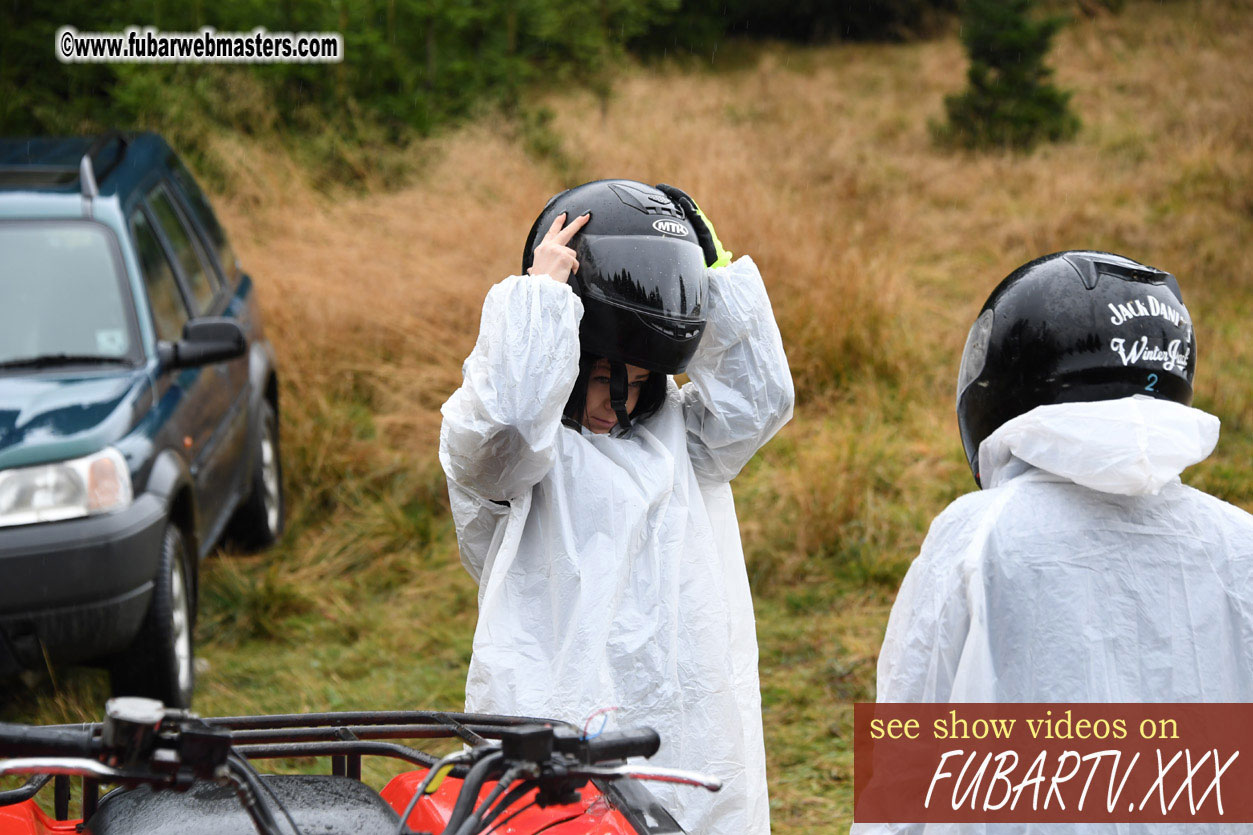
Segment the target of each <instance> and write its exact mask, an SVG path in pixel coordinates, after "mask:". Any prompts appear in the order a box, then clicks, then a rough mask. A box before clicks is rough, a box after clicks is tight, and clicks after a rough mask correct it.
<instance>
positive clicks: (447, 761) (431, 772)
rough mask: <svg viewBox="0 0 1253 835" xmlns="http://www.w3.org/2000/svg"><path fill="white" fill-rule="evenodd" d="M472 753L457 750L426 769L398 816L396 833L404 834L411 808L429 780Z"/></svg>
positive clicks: (416, 803)
mask: <svg viewBox="0 0 1253 835" xmlns="http://www.w3.org/2000/svg"><path fill="white" fill-rule="evenodd" d="M472 753H473V752H471V751H457V752H456V753H453V754H449V755H448V756H446V757H444V758H443V759H441V760H440V761H439V762H437V763H435V765H433V766H431V767H430V768H429V769H427V772H426V776H425V777H423V778H422V782H421V783H419V784H418V787H417V789H415V790H414V792H413V797H411V798H409V803H408V804H407V805H406V806H405V811H404V812H403V813H402V814H401V816H400V825H399V826H397V827H396V835H405V833H406V832H407V831H408V827H409V824H408V820H409V816H410V815H412V814H413V810H414V808H415V807H417V805H418V801H419V800H421V799H422V795H424V794H426V787H427V786H429V785H430V784H431V781H432V780H434V779H435V777H436V776H437V775H438V774H439V773H440V772H441V771H443V770H444V769H446V768H448V767H449V766H451V765H456V764H457V763H463V762H466V761H468V760H469V759H470V757H471V756H472Z"/></svg>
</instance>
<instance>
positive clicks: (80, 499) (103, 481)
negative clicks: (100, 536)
mask: <svg viewBox="0 0 1253 835" xmlns="http://www.w3.org/2000/svg"><path fill="white" fill-rule="evenodd" d="M131 498H132V493H131V476H130V470H128V469H127V467H126V460H125V459H124V458H123V457H122V454H121V453H120V452H118V451H117V450H116V449H113V448H112V447H109V448H107V449H103V450H101V451H100V452H97V453H96V454H95V455H88V456H87V457H85V458H76V459H74V460H73V461H60V462H58V463H56V464H41V465H39V466H37V467H20V468H17V469H12V470H0V527H3V526H7V525H29V524H31V523H33V522H55V521H56V520H58V519H76V518H78V517H81V516H94V515H95V514H97V513H105V512H107V511H110V510H120V509H121V508H124V507H126V506H128V505H129V504H130V503H131Z"/></svg>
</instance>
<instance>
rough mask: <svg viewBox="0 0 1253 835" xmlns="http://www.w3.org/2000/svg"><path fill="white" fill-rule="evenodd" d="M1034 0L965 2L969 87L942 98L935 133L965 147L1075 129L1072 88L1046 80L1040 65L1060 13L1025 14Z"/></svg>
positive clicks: (1018, 144) (1022, 144)
mask: <svg viewBox="0 0 1253 835" xmlns="http://www.w3.org/2000/svg"><path fill="white" fill-rule="evenodd" d="M1032 5H1033V2H1032V0H965V4H964V9H963V11H962V42H963V43H964V44H965V45H966V51H967V52H968V53H969V54H970V69H969V71H968V72H967V74H966V78H967V81H968V82H969V86H968V87H967V89H966V90H965V91H964V92H962V93H960V94H957V95H952V96H946V97H945V99H944V108H945V110H946V111H947V112H948V122H947V123H946V124H943V125H940V126H939V127H938V128H937V130H936V134H937V138H938V139H940V140H941V141H945V142H949V143H953V144H957V145H961V146H963V147H967V148H978V147H1010V148H1020V149H1030V148H1032V147H1034V146H1035V145H1036V144H1037V143H1039V142H1041V141H1050V142H1056V141H1059V140H1063V139H1069V138H1071V137H1072V136H1074V135H1075V132H1076V131H1078V130H1079V119H1078V117H1077V116H1075V114H1074V113H1072V112H1071V110H1070V93H1068V92H1064V91H1062V90H1059V89H1058V88H1057V87H1055V86H1054V85H1053V84H1052V82H1051V81H1050V80H1049V79H1050V77H1051V76H1052V74H1053V71H1052V70H1051V69H1049V67H1048V66H1046V65H1045V63H1044V59H1045V56H1046V55H1047V53H1048V51H1049V46H1050V43H1051V41H1052V39H1053V35H1054V34H1056V33H1057V30H1058V28H1060V27H1061V25H1062V19H1061V18H1059V17H1050V18H1047V19H1043V20H1037V19H1034V18H1033V17H1032V15H1031V8H1032Z"/></svg>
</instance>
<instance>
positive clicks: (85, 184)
mask: <svg viewBox="0 0 1253 835" xmlns="http://www.w3.org/2000/svg"><path fill="white" fill-rule="evenodd" d="M113 142H117V143H118V149H117V154H116V155H115V156H114V157H113V161H112V162H110V163H109V164H108V165H106V166H105V168H104V170H103V171H101V172H100V177H101V178H104V177H107V176H109V172H110V171H112V170H113V169H114V168H116V167H117V166H118V163H120V162H121V161H122V155H123V154H125V153H126V146H127V145H129V144H130V140H128V139H127V138H126V137H125V136H124V135H123V134H122V133H120V132H119V131H115V130H111V131H106V132H105V133H102V134H100V135H99V136H98V137H96V141H95V142H92V143H91V145H90V146H89V147H88V148H87V151H86V152H85V153H84V154H83V158H82V159H81V160H79V163H78V180H79V189H80V191H81V192H82V195H83V215H84V217H91V202H92V200H94V199H95V198H96V196H97V195H99V194H100V186H99V185H97V181H96V169H95V165H94V164H93V162H92V158H93V157H95V156H96V154H99V153H100V152H101V151H103V150H104V149H105V148H107V147H108V146H109V145H110V144H111V143H113Z"/></svg>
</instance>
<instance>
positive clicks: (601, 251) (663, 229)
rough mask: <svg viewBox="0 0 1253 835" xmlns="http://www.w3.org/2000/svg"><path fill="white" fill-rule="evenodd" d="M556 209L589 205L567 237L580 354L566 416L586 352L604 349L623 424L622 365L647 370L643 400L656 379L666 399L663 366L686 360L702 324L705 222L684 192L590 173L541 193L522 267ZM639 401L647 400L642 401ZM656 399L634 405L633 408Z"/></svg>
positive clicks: (707, 257) (582, 384)
mask: <svg viewBox="0 0 1253 835" xmlns="http://www.w3.org/2000/svg"><path fill="white" fill-rule="evenodd" d="M563 212H564V213H565V214H566V222H567V223H568V222H570V221H572V220H574V219H575V218H577V217H579V216H580V215H582V214H584V213H585V212H590V213H591V217H590V218H589V219H588V221H587V224H586V225H585V226H584V227H583V229H582V230H581V231H580V232H579V233H578V234H577V235H575V236H574V239H573V240H572V241H571V242H570V246H571V248H572V249H574V251H575V253H576V254H577V257H578V259H579V269H578V272H576V273H573V274H571V275H570V278H569V284H570V287H571V289H572V290H574V292H575V293H576V294H577V295H578V296H579V297H580V299H582V302H583V321H582V323H581V324H580V326H579V343H580V348H581V350H582V353H583V360H582V361H581V363H580V376H579V384H578V385H576V386H575V391H574V393H573V394H572V396H571V399H570V404H569V405H568V406H567V410H566V411H567V416H568V417H571V418H572V419H575V420H577V418H576V417H575V415H574V414H572V411H577V412H580V413H581V411H582V408H583V403H582V401H580V402H578V403H576V402H575V401H576V400H579V396H580V392H583V393H584V394H585V392H586V379H585V378H586V376H587V370H588V367H589V365H590V360H591V358H594V357H604V358H605V359H607V360H609V363H610V368H611V385H610V391H611V402H612V404H613V407H614V411H615V412H617V414H618V422H619V423H620V424H621V425H622V426H623V427H624V428H625V427H628V426H630V425H631V416H630V415H628V414H627V412H626V395H627V385H626V364H627V363H629V364H631V365H638V366H640V367H641V368H646V369H648V370H649V371H651V372H653V375H652V376H653V378H655V379H652V380H650V384H651V385H650V387H649V388H650V393H651V394H652V395H654V396H652V397H649V398H648V399H649V400H657V398H656V397H655V394H656V392H657V390H658V388H659V385H658V380H660V391H661V394H662V397H663V398H664V393H665V390H664V384H665V375H667V374H678V373H681V372H682V371H683V370H684V369H686V368H687V364H688V361H689V360H691V358H692V355H693V354H694V353H695V352H696V346H697V345H698V344H699V343H700V338H701V335H702V334H703V333H704V330H705V316H706V313H705V307H706V295H707V293H708V285H707V279H706V276H705V267H706V266H707V265H708V264H710V263H712V262H713V260H714V259H715V258H716V257H717V256H716V254H713V255H712V256H711V254H710V253H711V250H710V249H709V248H707V247H706V246H705V239H706V238H708V232H707V229H706V227H705V225H704V223H703V222H702V221H701V220H700V219H699V218H697V217H696V216H695V204H694V203H692V201H691V198H689V197H688V196H687V195H686V194H684V193H683V192H682V191H679V190H678V189H675V188H673V187H670V186H658V187H653V186H649V185H645V184H644V183H637V182H635V181H633V180H597V181H595V182H590V183H584V184H583V185H581V186H577V187H575V188H572V189H567V190H566V191H563V192H561V193H560V194H558V195H556V196H555V197H553V198H552V199H551V200H549V201H548V204H547V205H546V206H545V207H544V210H543V211H542V212H540V215H539V217H537V218H536V219H535V223H534V225H532V227H531V231H530V234H529V235H527V239H526V246H525V248H524V249H523V251H522V272H523V273H525V272H526V271H527V270H528V269H529V268H530V266H531V264H532V262H533V260H534V250H535V246H536V244H537V243H539V240H540V236H541V235H542V234H543V233H544V232H546V231H547V230H548V228H549V227H550V226H551V225H552V223H553V220H554V219H555V218H556V217H557V216H558V215H560V214H562V213H563ZM645 405H651V407H652V408H651V409H641V406H645ZM660 405H661V404H660V402H657V403H655V404H651V403H650V404H640V405H637V407H636V415H637V417H638V416H639V415H640V414H641V413H642V412H644V411H654V410H655V409H656V408H657V407H659V406H660Z"/></svg>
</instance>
